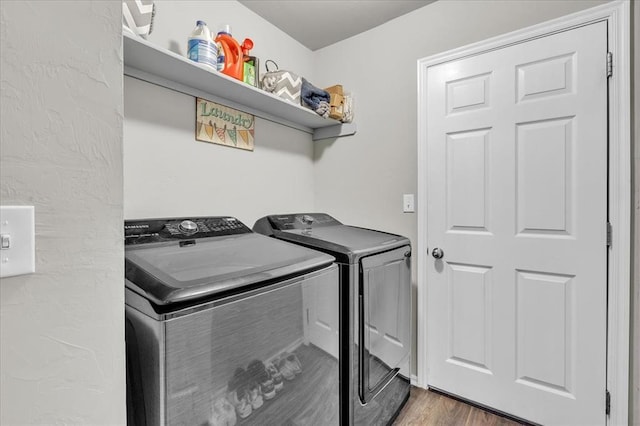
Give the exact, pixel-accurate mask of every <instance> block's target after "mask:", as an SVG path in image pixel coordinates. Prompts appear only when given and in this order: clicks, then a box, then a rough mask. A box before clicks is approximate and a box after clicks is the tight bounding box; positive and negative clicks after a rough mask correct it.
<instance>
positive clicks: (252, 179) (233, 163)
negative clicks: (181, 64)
mask: <svg viewBox="0 0 640 426" xmlns="http://www.w3.org/2000/svg"><path fill="white" fill-rule="evenodd" d="M157 6H158V7H157V13H156V20H155V21H154V30H153V33H152V34H151V36H150V37H149V40H150V41H151V42H153V43H155V44H157V45H158V46H161V47H164V48H168V49H171V50H173V51H175V52H178V53H181V54H184V53H185V46H186V42H187V37H188V35H189V33H190V32H191V31H192V30H193V27H194V26H195V21H196V20H197V19H203V20H205V21H206V22H207V24H208V26H209V28H210V29H212V30H213V31H216V30H217V28H218V24H219V23H222V22H226V23H229V24H231V25H232V31H233V35H234V37H236V38H237V39H238V40H240V41H242V40H243V39H244V37H247V36H248V37H251V38H253V40H254V42H255V46H256V47H255V49H254V50H253V51H252V53H255V55H256V56H258V57H260V59H261V61H262V63H264V60H265V59H268V58H272V59H274V60H276V62H277V63H278V64H279V65H280V67H281V68H282V69H290V70H295V71H296V72H297V73H299V74H301V75H305V76H309V75H310V74H311V73H312V69H311V64H312V52H311V51H310V50H309V49H307V48H305V47H304V46H302V45H301V44H300V43H298V42H297V41H295V40H293V39H292V38H291V37H289V36H288V35H286V34H285V33H283V32H282V31H280V30H279V29H277V28H276V27H274V26H273V25H271V24H269V23H268V22H266V21H265V20H264V19H262V18H260V17H259V16H257V15H256V14H255V13H253V12H252V11H250V10H249V9H247V8H246V7H245V6H242V5H241V4H240V3H238V2H236V1H220V2H218V1H216V2H193V1H185V2H169V1H167V2H158V4H157ZM263 69H264V67H263ZM124 102H125V122H124V177H125V180H124V215H125V218H127V219H134V218H144V217H168V216H194V215H203V216H206V215H231V216H236V217H238V218H239V219H240V220H241V221H243V222H245V223H246V224H247V225H248V226H249V227H251V226H253V223H254V222H255V221H256V219H258V218H260V217H262V216H264V215H267V214H274V213H283V212H292V211H309V210H313V206H314V202H313V197H314V194H313V185H314V182H313V145H312V142H311V137H310V135H309V134H308V133H305V132H302V131H299V130H294V129H292V128H289V127H285V126H282V125H279V124H275V123H273V122H270V121H267V120H263V119H261V118H257V119H256V122H255V150H254V151H253V152H250V151H244V150H239V149H233V148H229V147H225V146H221V145H213V144H209V143H204V142H198V141H196V140H195V136H194V134H195V98H193V97H191V96H187V95H184V94H181V93H177V92H174V91H171V90H168V89H164V88H161V87H158V86H154V85H151V84H149V83H145V82H142V81H140V80H136V79H134V78H130V77H126V78H125V86H124Z"/></svg>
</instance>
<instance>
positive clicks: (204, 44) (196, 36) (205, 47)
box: [187, 21, 218, 70]
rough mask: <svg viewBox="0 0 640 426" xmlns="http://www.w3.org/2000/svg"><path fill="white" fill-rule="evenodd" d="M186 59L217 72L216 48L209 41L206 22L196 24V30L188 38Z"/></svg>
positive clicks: (209, 35) (209, 33) (214, 44)
mask: <svg viewBox="0 0 640 426" xmlns="http://www.w3.org/2000/svg"><path fill="white" fill-rule="evenodd" d="M187 57H188V58H189V59H191V60H192V61H195V62H198V63H200V64H204V65H207V66H209V67H211V68H213V69H214V70H217V64H218V47H217V46H216V43H214V42H213V40H211V31H209V27H207V23H206V22H204V21H198V22H196V28H195V29H194V30H193V32H192V33H191V35H190V36H189V44H188V46H187Z"/></svg>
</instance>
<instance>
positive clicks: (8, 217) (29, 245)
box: [0, 206, 36, 278]
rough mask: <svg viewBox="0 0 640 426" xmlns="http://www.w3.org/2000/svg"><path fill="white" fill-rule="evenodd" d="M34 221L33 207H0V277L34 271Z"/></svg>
mask: <svg viewBox="0 0 640 426" xmlns="http://www.w3.org/2000/svg"><path fill="white" fill-rule="evenodd" d="M34 219H35V217H34V208H33V206H0V241H2V244H1V248H0V277H2V278H5V277H13V276H16V275H24V274H32V273H34V272H35V271H36V266H35V220H34Z"/></svg>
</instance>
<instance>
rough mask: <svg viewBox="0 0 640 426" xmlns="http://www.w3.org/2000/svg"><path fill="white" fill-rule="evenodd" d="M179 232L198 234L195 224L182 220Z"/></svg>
mask: <svg viewBox="0 0 640 426" xmlns="http://www.w3.org/2000/svg"><path fill="white" fill-rule="evenodd" d="M179 228H180V231H182V232H184V233H185V234H195V233H196V232H198V225H196V223H195V222H194V221H192V220H183V221H182V222H180V226H179Z"/></svg>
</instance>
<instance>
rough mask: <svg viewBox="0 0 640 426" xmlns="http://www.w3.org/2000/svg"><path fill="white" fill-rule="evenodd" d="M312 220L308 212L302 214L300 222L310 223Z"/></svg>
mask: <svg viewBox="0 0 640 426" xmlns="http://www.w3.org/2000/svg"><path fill="white" fill-rule="evenodd" d="M313 221H314V218H313V216H310V215H308V214H305V215H303V216H302V223H305V224H307V225H311V224H312V223H313Z"/></svg>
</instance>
